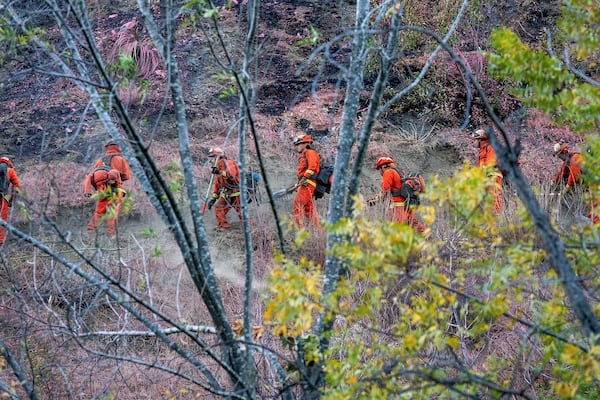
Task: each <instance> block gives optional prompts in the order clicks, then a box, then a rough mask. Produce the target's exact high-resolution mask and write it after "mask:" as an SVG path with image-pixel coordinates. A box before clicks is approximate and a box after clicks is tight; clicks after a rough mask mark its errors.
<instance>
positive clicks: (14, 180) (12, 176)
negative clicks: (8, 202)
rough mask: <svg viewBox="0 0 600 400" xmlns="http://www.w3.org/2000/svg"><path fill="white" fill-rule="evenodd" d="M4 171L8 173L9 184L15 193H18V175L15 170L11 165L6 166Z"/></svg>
mask: <svg viewBox="0 0 600 400" xmlns="http://www.w3.org/2000/svg"><path fill="white" fill-rule="evenodd" d="M6 172H7V174H8V181H9V182H10V184H11V185H13V188H14V190H15V193H19V177H18V176H17V171H15V170H14V169H13V168H11V167H8V168H7V170H6Z"/></svg>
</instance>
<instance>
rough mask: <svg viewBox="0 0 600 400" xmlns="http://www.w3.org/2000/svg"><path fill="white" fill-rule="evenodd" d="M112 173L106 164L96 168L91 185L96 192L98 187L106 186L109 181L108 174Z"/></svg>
mask: <svg viewBox="0 0 600 400" xmlns="http://www.w3.org/2000/svg"><path fill="white" fill-rule="evenodd" d="M109 172H110V167H109V166H106V165H104V164H102V165H100V166H99V167H98V168H96V169H95V170H94V171H93V172H92V174H91V183H92V187H93V188H94V189H95V190H98V187H99V186H100V185H102V184H106V181H107V180H108V173H109Z"/></svg>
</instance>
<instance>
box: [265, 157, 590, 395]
mask: <svg viewBox="0 0 600 400" xmlns="http://www.w3.org/2000/svg"><path fill="white" fill-rule="evenodd" d="M492 180H493V177H488V176H487V174H486V171H484V170H481V169H479V168H471V167H469V166H467V165H465V166H464V167H463V168H462V169H461V170H459V171H458V172H457V173H456V174H455V175H454V176H452V177H448V178H444V179H442V178H439V177H433V178H431V179H430V181H429V183H428V191H427V193H425V194H424V195H423V196H424V199H423V205H422V206H420V208H419V213H420V215H421V216H422V218H423V221H424V222H426V224H427V225H428V226H429V227H430V228H429V229H428V231H426V232H425V234H424V235H420V234H417V233H415V231H414V230H413V229H411V228H410V227H409V226H407V225H404V224H397V223H390V222H387V221H372V220H369V219H368V218H366V217H365V215H364V214H363V210H362V209H361V206H360V204H361V202H360V201H357V202H356V204H359V206H357V209H356V210H355V211H354V214H353V216H352V218H346V219H343V220H341V221H340V222H338V223H337V224H335V225H333V226H330V227H328V229H329V233H330V234H331V235H334V236H336V237H342V238H345V240H341V241H338V242H336V244H335V245H333V246H332V247H331V249H330V250H329V251H330V255H331V256H333V257H334V258H337V259H339V260H343V264H344V265H345V266H346V269H345V271H344V273H343V274H342V277H341V279H340V280H339V282H338V284H337V286H336V289H335V290H334V292H333V293H332V294H331V295H330V296H329V297H327V298H325V297H322V296H321V294H320V293H321V289H322V288H321V282H322V281H323V278H324V276H323V272H322V269H321V267H320V266H318V265H314V264H312V263H309V262H307V261H306V260H304V259H301V260H300V261H299V262H294V261H292V260H288V259H285V258H280V259H279V260H278V266H277V267H276V269H275V271H274V273H273V275H272V276H271V278H270V281H269V283H270V285H269V292H268V295H267V309H266V313H265V320H266V321H267V322H268V323H269V324H271V326H272V327H273V329H274V333H275V334H276V335H278V336H280V337H282V339H284V341H285V342H286V343H290V340H291V341H292V342H294V343H302V342H303V341H304V340H307V341H308V343H312V346H308V347H307V348H310V349H311V350H310V357H308V358H310V360H311V362H314V363H321V367H322V368H323V370H324V371H325V379H326V385H325V387H324V389H323V398H326V399H367V398H368V399H388V398H407V399H414V398H423V399H425V398H431V397H435V398H440V399H452V398H456V399H458V398H464V397H465V396H481V395H483V394H486V395H489V396H492V397H493V396H501V395H502V394H507V393H513V392H519V391H522V392H523V393H526V392H528V391H532V390H536V391H537V392H538V394H539V395H541V396H549V397H552V398H556V397H559V398H576V397H577V396H579V397H580V398H585V396H586V395H589V394H590V393H593V394H594V396H595V395H596V394H597V383H596V381H597V379H598V377H600V362H599V361H600V359H599V358H598V357H597V355H596V353H597V351H598V349H597V348H596V345H594V344H593V343H592V342H590V341H589V339H587V338H584V337H582V335H581V332H580V331H579V327H578V324H577V322H576V321H574V320H573V316H572V314H571V312H570V308H569V305H568V302H566V301H565V295H564V291H563V289H562V286H561V282H560V280H559V279H558V278H557V276H556V274H555V273H554V271H553V270H551V269H548V268H547V266H545V259H546V257H545V253H544V251H543V250H542V249H540V248H539V247H538V246H537V244H536V235H535V229H534V226H533V225H532V223H531V221H530V220H529V219H528V218H526V217H525V216H526V213H525V211H524V208H523V207H520V206H518V209H517V210H515V212H514V214H515V215H516V216H517V217H515V218H516V220H515V221H511V222H512V223H516V224H518V225H519V232H520V235H519V237H518V238H516V240H510V239H509V238H510V237H513V236H512V235H506V234H505V233H506V232H514V229H515V227H514V226H506V224H505V223H504V222H503V220H502V219H499V218H498V216H497V215H496V214H494V211H493V205H492V199H491V198H490V195H489V192H488V187H489V185H490V184H491V181H492ZM519 216H520V217H519ZM434 229H435V230H436V231H438V232H439V230H440V229H446V230H447V232H445V233H444V234H443V235H440V234H439V233H438V235H439V236H440V237H437V239H436V235H434V234H433V230H434ZM590 235H593V233H592V231H584V232H582V233H581V236H580V237H579V241H578V242H577V243H573V246H572V247H570V249H571V250H570V254H569V255H570V257H571V258H572V259H573V260H579V261H577V270H578V272H579V273H580V274H581V275H582V276H586V275H587V276H591V275H593V272H592V271H593V268H594V267H593V266H594V265H597V264H598V262H599V261H600V260H599V259H598V257H600V256H598V255H593V254H592V252H589V251H588V250H586V249H585V247H583V246H581V240H589V238H590V237H592V236H590ZM441 236H444V237H448V238H453V239H452V243H449V242H450V240H448V239H445V238H444V239H443V238H441ZM583 258H585V259H586V261H585V262H581V260H582V259H583ZM597 279H600V278H598V277H596V276H594V278H593V279H590V281H589V283H590V285H593V286H594V287H595V285H598V284H599V283H600V282H596V280H597ZM325 310H327V314H326V315H325V318H329V319H331V320H332V321H334V331H333V332H332V333H331V335H330V336H328V338H327V341H328V343H329V347H328V348H327V349H326V350H324V351H320V350H319V349H318V347H317V346H316V344H315V343H316V342H315V340H317V338H316V337H315V336H312V335H311V329H312V328H313V327H314V326H315V324H316V320H317V316H318V315H319V314H321V313H322V312H324V311H325ZM501 332H502V333H501ZM516 332H519V335H517V336H515V333H516ZM500 333H501V334H500ZM499 336H500V337H506V338H510V337H513V339H512V340H513V341H514V342H513V343H509V344H505V345H504V346H501V345H499V343H497V340H498V339H497V338H498V337H499ZM308 339H310V340H308ZM506 340H508V339H506ZM523 371H528V373H532V374H535V375H536V376H538V377H539V378H537V379H538V380H537V381H536V382H535V383H534V385H533V386H530V385H529V383H528V382H527V379H528V378H527V377H525V376H524V375H523V376H521V374H523ZM542 377H545V378H542ZM534 388H535V389H534Z"/></svg>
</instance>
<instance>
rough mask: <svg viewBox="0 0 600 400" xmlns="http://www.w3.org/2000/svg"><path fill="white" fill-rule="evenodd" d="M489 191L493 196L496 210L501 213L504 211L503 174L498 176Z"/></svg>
mask: <svg viewBox="0 0 600 400" xmlns="http://www.w3.org/2000/svg"><path fill="white" fill-rule="evenodd" d="M488 193H489V194H490V196H492V198H493V202H494V212H495V213H496V214H500V213H501V212H502V176H496V179H495V181H494V184H493V185H490V186H489V187H488Z"/></svg>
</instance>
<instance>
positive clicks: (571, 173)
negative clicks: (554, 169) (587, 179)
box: [553, 153, 583, 186]
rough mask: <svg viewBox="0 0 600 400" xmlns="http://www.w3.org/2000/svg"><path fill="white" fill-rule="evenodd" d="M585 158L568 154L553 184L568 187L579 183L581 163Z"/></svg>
mask: <svg viewBox="0 0 600 400" xmlns="http://www.w3.org/2000/svg"><path fill="white" fill-rule="evenodd" d="M582 162H583V157H581V154H579V153H574V154H567V159H566V160H564V161H563V164H562V166H561V167H560V170H559V171H558V173H557V174H556V176H555V177H554V180H553V182H554V183H556V184H559V183H566V184H567V186H573V185H575V184H576V183H579V181H580V178H581V163H582Z"/></svg>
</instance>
